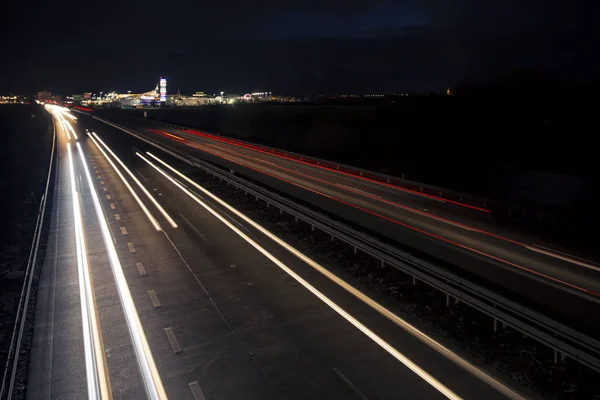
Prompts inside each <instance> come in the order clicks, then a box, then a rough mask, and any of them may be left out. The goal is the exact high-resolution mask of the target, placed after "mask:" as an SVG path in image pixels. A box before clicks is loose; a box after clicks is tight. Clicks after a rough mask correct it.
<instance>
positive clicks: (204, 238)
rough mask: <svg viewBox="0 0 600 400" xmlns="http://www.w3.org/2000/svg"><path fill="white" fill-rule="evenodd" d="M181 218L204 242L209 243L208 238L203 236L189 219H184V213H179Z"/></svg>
mask: <svg viewBox="0 0 600 400" xmlns="http://www.w3.org/2000/svg"><path fill="white" fill-rule="evenodd" d="M179 216H180V217H181V219H183V220H184V221H185V223H186V224H187V225H188V226H189V227H190V228H192V229H193V230H194V232H196V234H197V235H198V236H200V239H202V240H203V241H205V242H207V241H208V239H207V238H206V236H204V235H203V234H202V232H200V231H199V230H198V228H196V227H195V226H194V225H192V223H191V222H190V221H188V219H187V218H186V217H184V216H183V214H182V213H179Z"/></svg>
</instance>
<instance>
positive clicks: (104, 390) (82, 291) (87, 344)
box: [67, 143, 112, 399]
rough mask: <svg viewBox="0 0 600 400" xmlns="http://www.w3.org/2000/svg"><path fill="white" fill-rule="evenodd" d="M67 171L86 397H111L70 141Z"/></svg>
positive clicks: (68, 144)
mask: <svg viewBox="0 0 600 400" xmlns="http://www.w3.org/2000/svg"><path fill="white" fill-rule="evenodd" d="M67 153H68V158H69V172H70V178H71V179H70V180H71V195H72V199H73V218H74V223H75V244H76V248H77V271H78V278H79V297H80V302H81V304H80V306H81V322H82V327H83V344H84V355H85V366H86V368H85V370H86V382H87V392H88V398H89V399H111V398H112V395H111V392H110V389H109V382H108V376H107V374H106V365H105V362H104V351H103V349H102V342H101V335H100V332H99V326H98V315H97V313H96V308H95V304H94V303H93V291H92V286H91V285H92V284H91V276H90V271H89V264H88V260H87V252H86V244H85V237H84V233H83V220H82V217H81V207H80V204H79V195H78V193H77V189H76V183H75V170H74V166H73V155H72V151H71V145H70V143H67Z"/></svg>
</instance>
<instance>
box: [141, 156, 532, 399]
mask: <svg viewBox="0 0 600 400" xmlns="http://www.w3.org/2000/svg"><path fill="white" fill-rule="evenodd" d="M146 153H147V154H148V155H149V156H150V157H152V158H153V159H155V160H156V161H158V162H159V163H160V164H162V165H163V166H165V167H166V168H168V169H169V170H170V171H172V172H173V173H175V174H176V175H177V176H179V177H181V178H182V179H184V180H185V181H186V182H187V183H189V184H190V185H192V186H193V187H195V188H197V189H198V190H200V191H201V192H202V193H204V194H206V195H207V196H209V197H210V198H211V199H213V200H214V201H216V202H217V203H219V204H220V205H222V206H223V207H225V208H226V209H227V210H229V211H231V212H232V213H233V214H235V215H236V216H238V217H239V218H241V219H242V220H243V221H245V222H246V223H248V224H249V225H251V226H252V227H253V228H255V229H257V230H258V231H260V232H261V233H262V234H264V235H265V236H267V237H268V238H269V239H271V240H273V241H274V242H275V243H277V244H278V245H280V246H281V247H283V248H284V249H286V250H287V251H289V252H290V253H292V254H293V255H294V256H296V257H297V258H298V259H300V260H301V261H303V262H304V263H306V264H307V265H309V266H310V267H312V268H313V269H315V270H316V271H318V272H319V273H321V274H322V275H324V276H325V277H327V278H328V279H329V280H331V281H332V282H334V283H335V284H337V285H338V286H340V287H342V288H343V289H344V290H346V291H347V292H349V293H350V294H352V295H353V296H354V297H356V298H357V299H359V300H361V301H362V302H363V303H365V304H367V305H368V306H370V307H371V308H372V309H374V310H375V311H377V312H378V313H379V314H381V315H383V316H384V317H386V318H388V319H389V320H391V321H392V322H393V323H395V324H396V325H397V326H399V327H401V328H402V329H404V330H405V331H406V332H408V333H410V334H411V335H412V336H413V337H415V338H417V339H418V340H420V341H421V342H423V343H425V344H426V345H428V346H429V347H431V348H432V349H434V350H435V351H437V352H438V353H440V354H442V355H443V356H445V357H446V358H447V359H449V360H450V361H452V362H453V363H455V364H456V365H458V366H459V367H461V368H463V369H464V370H466V371H468V372H469V373H471V374H473V376H476V377H477V378H478V379H480V380H481V381H483V382H485V383H486V384H488V385H489V386H491V387H493V388H494V389H496V390H497V391H499V392H501V393H503V394H504V395H506V396H507V397H509V398H511V399H521V398H522V396H521V395H520V394H519V393H517V392H516V391H514V390H513V389H511V388H510V387H508V386H507V385H505V384H504V383H502V382H500V381H499V380H497V379H496V378H494V377H493V376H491V375H489V374H488V373H486V372H485V371H483V370H482V369H480V368H478V367H476V366H474V365H473V364H471V363H469V362H468V361H467V360H465V359H464V358H462V357H460V356H459V355H458V354H456V353H454V352H453V351H452V350H450V349H448V348H447V347H445V346H444V345H442V344H441V343H439V342H437V341H436V340H434V339H433V338H431V337H429V336H428V335H427V334H425V333H424V332H423V331H421V330H419V329H418V328H416V327H415V326H413V325H411V324H410V323H408V322H407V321H405V320H404V319H402V318H400V317H399V316H397V315H396V314H394V313H393V312H392V311H390V310H389V309H387V308H386V307H384V306H382V305H381V304H379V303H378V302H376V301H375V300H373V299H372V298H370V297H369V296H367V295H365V294H364V293H362V292H361V291H360V290H358V289H356V288H355V287H354V286H352V285H350V284H349V283H348V282H346V281H345V280H343V279H341V278H340V277H338V276H337V275H335V274H333V273H332V272H330V271H329V270H328V269H326V268H325V267H323V266H322V265H320V264H319V263H317V262H316V261H314V260H313V259H311V258H310V257H308V256H307V255H305V254H304V253H302V252H301V251H299V250H298V249H296V248H295V247H293V246H291V245H289V244H288V243H286V242H285V241H283V240H282V239H280V238H279V237H278V236H276V235H274V234H273V233H271V232H270V231H269V230H267V229H266V228H264V227H262V226H261V225H259V224H258V223H256V222H254V221H253V220H252V219H251V218H249V217H247V216H246V215H244V214H243V213H241V212H240V211H238V210H237V209H235V208H234V207H232V206H231V205H229V204H228V203H226V202H225V201H223V200H221V199H220V198H219V197H217V196H215V195H214V194H213V193H211V192H210V191H208V190H207V189H205V188H204V187H202V186H201V185H199V184H198V183H196V182H194V181H193V180H192V179H190V178H188V177H187V176H185V175H184V174H183V173H181V172H179V171H178V170H177V169H175V168H173V167H172V166H170V165H169V164H167V163H166V162H164V161H162V160H161V159H160V158H158V157H156V156H155V155H153V154H152V153H150V152H146ZM137 154H138V156H140V157H142V158H143V156H141V154H139V153H137ZM146 162H147V163H149V164H150V165H152V164H151V163H150V162H149V161H148V160H146ZM152 166H153V165H152ZM154 168H155V169H156V168H157V167H154ZM159 172H160V170H159ZM163 175H164V174H163Z"/></svg>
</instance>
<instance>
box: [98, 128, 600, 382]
mask: <svg viewBox="0 0 600 400" xmlns="http://www.w3.org/2000/svg"><path fill="white" fill-rule="evenodd" d="M93 118H94V119H97V120H99V121H102V122H104V123H106V124H108V125H111V126H113V127H115V128H117V129H120V130H122V131H123V132H126V133H128V134H130V135H132V136H134V137H136V138H138V139H140V140H142V141H144V142H146V143H148V144H150V145H151V146H153V147H155V148H158V149H159V150H161V151H163V152H165V153H167V154H170V155H172V156H173V157H176V158H177V159H179V160H181V161H184V162H185V163H187V164H189V165H192V166H195V167H199V168H201V169H203V170H204V171H206V172H207V173H209V174H211V175H213V176H215V177H218V178H220V179H222V180H224V181H226V182H227V183H229V184H231V185H233V186H235V187H237V188H240V189H242V190H244V191H246V192H247V193H248V194H251V195H253V196H255V197H256V198H257V199H261V200H263V201H265V202H266V203H267V204H269V205H273V206H275V207H277V208H279V209H280V210H281V211H282V212H286V213H289V214H290V215H293V216H294V217H295V218H296V219H300V220H302V221H305V222H306V223H308V224H310V225H311V226H312V227H314V228H318V229H320V230H322V231H323V232H326V233H328V234H330V235H331V236H332V238H334V237H335V238H337V239H338V240H341V241H343V242H346V243H348V244H349V245H351V246H353V247H354V248H355V250H361V251H363V252H364V253H366V254H369V255H371V256H373V257H375V258H377V259H378V260H380V261H381V263H382V266H383V265H386V264H387V265H389V266H392V267H394V268H397V269H398V270H400V271H402V272H404V273H406V274H408V275H409V276H411V277H412V278H413V281H414V282H416V281H417V280H418V281H421V282H423V283H426V284H427V285H429V286H431V287H433V288H436V289H437V290H439V291H441V292H442V293H444V294H445V295H446V302H447V305H449V303H450V301H451V299H454V300H455V301H457V302H462V303H464V304H467V305H469V306H470V307H472V308H474V309H476V310H478V311H480V312H481V313H483V314H485V315H488V316H489V317H491V318H492V319H493V327H494V330H495V329H496V328H497V324H498V323H501V324H502V325H503V326H508V327H511V328H513V329H515V330H517V331H519V332H521V333H523V334H525V335H526V336H528V337H529V338H532V339H535V340H537V341H538V342H540V343H542V344H544V345H546V346H548V347H549V348H551V349H552V350H554V361H555V362H558V361H559V360H563V359H564V358H565V357H569V358H571V359H573V360H575V361H577V362H579V363H581V364H583V365H585V366H587V367H589V368H591V369H593V370H595V371H598V372H600V341H599V340H597V339H595V338H592V337H591V336H588V335H586V334H583V333H581V332H578V331H576V330H575V329H572V328H570V327H569V326H567V325H565V324H562V323H560V322H558V321H555V320H553V319H551V318H549V317H547V316H545V315H543V314H542V313H539V312H537V311H535V310H532V309H530V308H528V307H525V306H522V305H520V304H518V303H516V302H514V301H512V300H510V299H507V298H505V297H503V296H502V295H501V294H499V293H497V292H495V291H493V290H490V289H488V288H486V287H484V286H482V285H480V284H476V283H473V282H470V281H468V280H465V279H464V278H461V277H459V276H457V275H455V274H453V273H452V272H450V271H447V270H444V269H443V268H441V267H439V266H436V265H434V264H431V263H429V262H425V261H423V260H420V259H418V258H417V257H414V256H412V255H410V254H408V253H406V252H404V251H402V250H400V249H397V248H395V247H394V246H391V245H388V244H385V243H382V242H381V241H379V240H378V239H377V238H376V237H374V236H371V235H369V234H366V233H364V232H360V231H358V230H356V229H354V228H353V227H351V226H349V225H347V224H345V223H343V222H340V221H336V220H334V219H332V218H330V217H328V216H325V215H322V214H321V213H318V212H316V211H314V210H312V209H309V208H307V207H305V206H303V205H300V204H297V203H295V202H294V201H293V200H291V199H289V198H286V197H283V196H281V195H278V194H275V193H273V192H271V191H269V190H268V189H266V188H264V187H262V186H259V185H257V184H254V183H252V182H248V181H246V180H245V179H243V178H241V177H239V176H237V175H235V174H230V173H227V172H224V171H223V170H221V169H219V168H217V167H215V166H213V165H211V164H209V163H207V162H205V161H202V160H200V159H197V158H195V157H191V156H189V155H187V154H184V153H182V152H179V151H177V150H173V149H170V148H167V147H165V146H164V145H163V144H160V143H158V142H156V141H154V140H152V139H149V138H146V137H143V136H141V135H139V134H138V133H136V132H135V131H133V130H131V129H129V128H126V127H124V126H121V125H119V124H115V123H114V122H111V121H108V120H105V119H103V118H100V117H96V116H94V117H93Z"/></svg>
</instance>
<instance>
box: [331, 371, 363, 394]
mask: <svg viewBox="0 0 600 400" xmlns="http://www.w3.org/2000/svg"><path fill="white" fill-rule="evenodd" d="M333 372H335V373H336V374H337V376H339V377H340V379H341V380H343V381H344V382H345V383H346V384H347V385H348V386H350V389H352V390H353V391H354V393H356V394H357V395H358V397H360V398H361V399H362V400H369V398H368V397H367V396H365V394H364V393H363V392H361V391H360V389H359V388H357V387H356V386H355V385H354V384H353V383H352V382H351V381H350V379H348V378H347V377H346V375H344V374H342V371H340V370H339V369H337V368H334V369H333Z"/></svg>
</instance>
